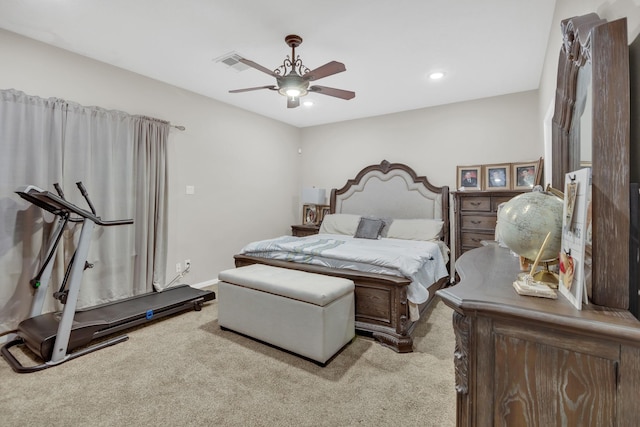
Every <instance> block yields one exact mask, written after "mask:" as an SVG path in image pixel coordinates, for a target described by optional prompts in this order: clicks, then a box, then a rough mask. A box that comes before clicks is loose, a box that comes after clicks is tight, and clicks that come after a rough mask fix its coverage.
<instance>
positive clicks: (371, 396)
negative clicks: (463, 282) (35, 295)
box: [0, 301, 455, 426]
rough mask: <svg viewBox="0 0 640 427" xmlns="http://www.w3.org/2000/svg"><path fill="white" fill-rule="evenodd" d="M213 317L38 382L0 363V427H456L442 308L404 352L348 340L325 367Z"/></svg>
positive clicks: (153, 334)
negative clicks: (222, 326)
mask: <svg viewBox="0 0 640 427" xmlns="http://www.w3.org/2000/svg"><path fill="white" fill-rule="evenodd" d="M217 308H218V307H217V302H212V303H209V304H208V305H206V306H205V307H204V308H203V310H202V311H200V312H188V313H184V314H181V315H177V316H175V317H172V318H169V319H165V320H159V321H157V322H154V323H153V324H149V325H147V326H145V327H141V328H138V329H136V330H133V331H131V332H130V333H129V337H130V338H129V340H128V341H126V342H124V343H121V344H117V345H115V346H112V347H108V348H106V349H103V350H100V351H97V352H94V353H91V354H89V355H86V356H83V357H80V358H78V359H75V360H72V361H70V362H68V363H64V364H62V365H60V366H56V367H54V368H50V369H47V370H44V371H41V372H37V373H31V374H16V373H14V372H13V371H12V370H11V368H10V367H9V365H7V364H6V363H5V361H4V360H0V424H1V425H3V426H27V425H39V426H45V425H46V426H156V425H163V426H453V425H455V390H454V369H453V347H454V336H453V330H452V326H451V310H450V309H449V308H448V307H446V306H445V305H444V304H443V303H442V302H441V301H438V302H437V304H434V305H433V306H432V308H431V310H430V311H429V312H428V313H427V315H426V316H424V317H423V319H421V322H420V324H419V327H418V329H417V331H416V332H417V333H416V335H415V337H416V338H415V344H414V348H415V351H414V352H413V353H410V354H398V353H395V352H393V351H392V350H390V349H388V348H385V347H382V346H381V345H379V344H378V343H376V342H374V341H372V340H370V339H368V338H363V337H358V338H357V339H356V340H355V341H354V342H352V343H351V344H349V345H348V346H347V347H346V348H345V349H343V350H342V351H341V352H340V353H339V354H338V355H337V356H336V357H335V358H334V359H333V360H331V362H330V363H329V364H328V365H327V366H326V367H324V368H323V367H320V366H318V365H316V364H314V363H313V362H310V361H308V360H305V359H302V358H299V357H296V356H294V355H292V354H289V353H287V352H283V351H281V350H278V349H276V348H273V347H270V346H267V345H264V344H261V343H259V342H257V341H254V340H251V339H249V338H246V337H244V336H241V335H238V334H235V333H233V332H229V331H222V330H221V329H220V327H219V326H218V322H217ZM12 351H14V352H16V351H15V350H12Z"/></svg>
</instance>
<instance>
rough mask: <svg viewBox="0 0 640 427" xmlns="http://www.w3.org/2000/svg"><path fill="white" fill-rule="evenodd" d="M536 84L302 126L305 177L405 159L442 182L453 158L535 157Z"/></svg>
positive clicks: (320, 181)
mask: <svg viewBox="0 0 640 427" xmlns="http://www.w3.org/2000/svg"><path fill="white" fill-rule="evenodd" d="M537 98H538V95H537V91H529V92H522V93H517V94H512V95H505V96H498V97H494V98H485V99H479V100H475V101H470V102H461V103H456V104H449V105H445V106H440V107H432V108H425V109H420V110H413V111H407V112H403V113H398V114H389V115H384V116H379V117H373V118H368V119H359V120H353V121H347V122H342V123H336V124H331V125H324V126H317V127H311V128H305V129H303V130H302V151H303V152H302V182H303V183H304V185H316V186H319V187H326V188H327V189H330V188H334V187H339V186H342V185H344V183H345V181H346V180H347V179H348V178H353V177H354V176H355V174H356V173H357V172H358V171H359V170H360V169H362V167H364V166H367V165H370V164H376V163H380V162H381V161H382V160H385V159H386V160H388V161H390V162H400V163H406V164H408V165H409V166H411V167H412V168H413V169H414V170H415V171H416V173H418V174H419V175H427V177H428V178H429V180H430V181H431V182H432V183H433V184H434V185H438V186H442V185H448V186H449V187H450V189H451V190H454V189H455V185H456V166H458V165H460V166H461V165H478V164H493V163H510V162H520V161H529V160H537V159H538V158H539V157H540V156H541V155H542V149H543V144H542V139H541V136H540V135H541V134H540V126H539V123H538V119H537V115H538V110H537V108H538V104H537Z"/></svg>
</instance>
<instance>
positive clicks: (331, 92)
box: [308, 86, 356, 99]
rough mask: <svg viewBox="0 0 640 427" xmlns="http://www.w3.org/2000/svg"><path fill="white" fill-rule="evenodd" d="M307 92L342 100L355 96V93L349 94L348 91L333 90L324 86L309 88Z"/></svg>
mask: <svg viewBox="0 0 640 427" xmlns="http://www.w3.org/2000/svg"><path fill="white" fill-rule="evenodd" d="M308 90H309V92H315V93H321V94H323V95H329V96H335V97H336V98H342V99H352V98H355V96H356V93H355V92H351V91H350V90H342V89H335V88H332V87H326V86H311V87H310V88H309V89H308Z"/></svg>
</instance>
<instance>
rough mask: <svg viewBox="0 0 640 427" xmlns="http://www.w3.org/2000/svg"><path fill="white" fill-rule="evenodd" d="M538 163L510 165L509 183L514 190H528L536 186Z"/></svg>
mask: <svg viewBox="0 0 640 427" xmlns="http://www.w3.org/2000/svg"><path fill="white" fill-rule="evenodd" d="M539 168H540V162H539V161H537V162H529V163H513V164H512V165H511V182H513V189H514V190H530V189H532V188H533V186H534V185H536V184H538V182H537V181H536V179H537V178H538V170H539Z"/></svg>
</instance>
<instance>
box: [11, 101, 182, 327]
mask: <svg viewBox="0 0 640 427" xmlns="http://www.w3.org/2000/svg"><path fill="white" fill-rule="evenodd" d="M168 134H169V123H167V122H164V121H161V120H157V119H152V118H149V117H143V116H133V115H129V114H126V113H124V112H121V111H112V110H105V109H102V108H98V107H85V106H81V105H78V104H75V103H71V102H68V101H65V100H62V99H58V98H49V99H43V98H39V97H36V96H30V95H26V94H24V93H23V92H20V91H16V90H13V89H10V90H1V91H0V153H2V155H1V156H0V280H2V283H3V286H1V287H0V334H2V333H4V332H7V331H11V330H14V329H15V328H16V327H17V324H18V323H19V322H20V321H21V320H23V319H24V318H26V317H27V316H28V313H29V309H30V306H31V301H32V293H31V286H30V284H29V280H30V279H31V278H32V277H33V275H34V274H35V273H36V272H37V270H38V268H39V266H40V263H41V262H42V259H43V257H44V255H45V251H46V249H47V242H48V239H49V236H50V233H51V230H52V229H53V227H54V226H55V224H56V222H57V218H55V217H54V216H53V215H51V214H49V213H48V212H45V211H43V210H42V209H40V208H38V207H36V206H34V205H32V204H30V203H28V202H26V201H24V200H22V199H20V198H19V197H18V196H17V195H16V194H15V193H14V192H15V191H16V189H17V188H19V187H21V186H26V185H36V186H38V187H40V188H42V189H46V190H49V191H54V190H53V183H55V182H58V183H60V185H61V186H62V188H63V190H64V192H65V197H66V198H67V199H68V200H69V201H71V202H72V203H75V204H77V205H79V206H81V207H83V208H87V206H86V202H85V200H84V198H83V197H82V195H81V194H80V192H79V191H78V190H77V187H76V182H78V181H82V182H83V183H84V185H85V187H86V188H87V190H88V192H89V195H90V197H91V200H92V202H93V204H94V206H95V207H96V210H97V213H98V215H99V216H101V217H102V218H103V219H106V220H111V219H123V218H133V219H134V223H133V224H132V225H123V226H115V227H97V228H96V229H95V231H94V233H93V238H92V242H91V248H90V251H89V256H88V259H87V260H88V262H89V263H92V264H93V265H94V267H93V268H92V269H87V270H85V272H84V275H83V281H82V287H81V290H80V296H79V300H78V307H79V308H82V307H87V306H92V305H96V304H100V303H104V302H109V301H114V300H118V299H121V298H125V297H128V296H132V295H137V294H141V293H144V292H149V291H151V290H153V286H154V284H156V285H157V286H160V287H161V286H162V285H164V283H165V277H164V276H165V265H166V252H167V251H166V246H167V225H166V218H167V181H166V180H167V178H166V176H167V154H166V151H167V140H168ZM79 232H80V225H72V226H70V227H68V228H67V230H66V231H65V232H64V234H63V239H62V241H61V245H60V247H59V248H58V252H57V254H56V256H57V257H56V261H55V264H54V272H53V275H52V278H51V283H50V289H49V296H48V301H47V302H46V303H45V312H46V311H54V310H58V309H60V308H61V306H59V305H58V304H59V303H58V302H57V301H56V300H54V299H53V297H52V295H53V292H54V291H56V290H57V289H58V287H59V286H60V284H61V282H62V278H63V276H64V268H65V266H66V264H67V263H68V262H69V260H70V259H71V256H72V255H73V250H74V249H75V242H76V241H77V238H78V237H79Z"/></svg>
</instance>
